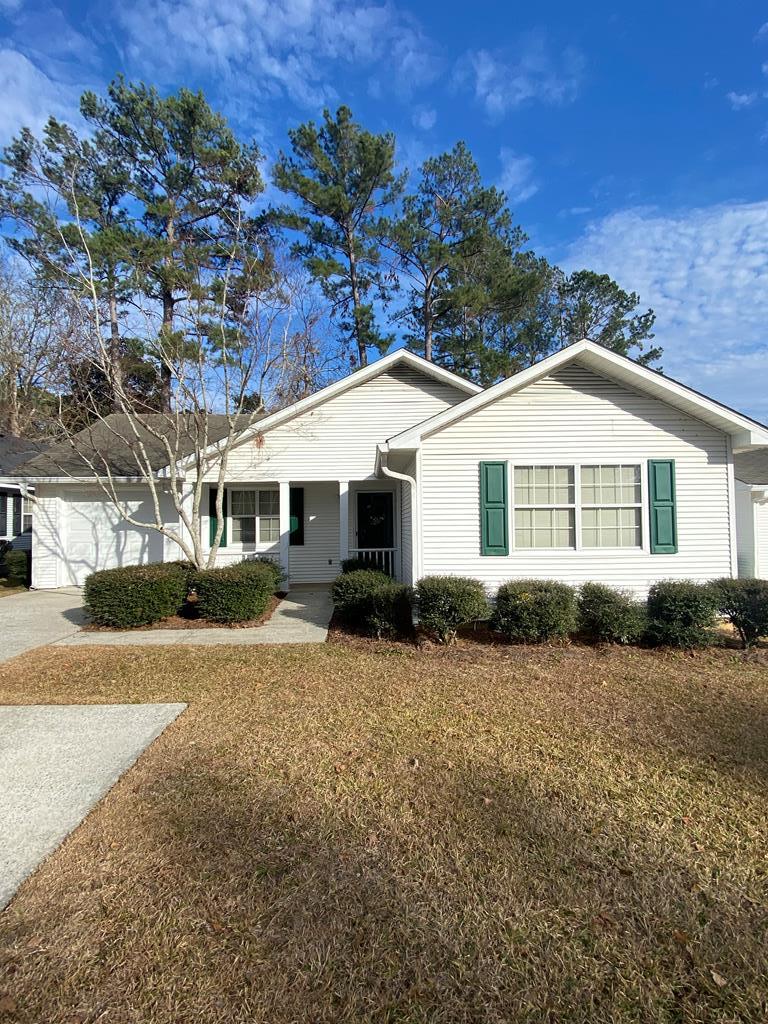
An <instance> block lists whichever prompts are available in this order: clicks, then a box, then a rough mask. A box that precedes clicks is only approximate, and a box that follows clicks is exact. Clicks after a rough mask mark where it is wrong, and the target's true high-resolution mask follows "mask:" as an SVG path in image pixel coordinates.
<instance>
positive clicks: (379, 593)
mask: <svg viewBox="0 0 768 1024" xmlns="http://www.w3.org/2000/svg"><path fill="white" fill-rule="evenodd" d="M412 599H413V591H412V590H411V588H410V587H407V586H406V585H405V584H404V583H394V582H393V581H392V580H390V581H389V583H386V584H384V585H383V586H380V587H379V588H378V589H376V590H374V591H372V592H371V593H370V594H369V596H368V598H367V599H366V600H365V601H364V602H363V605H362V608H361V625H362V627H363V629H364V630H365V631H366V633H370V634H371V636H378V637H382V636H392V637H397V636H409V635H410V634H411V633H412V632H413V615H412Z"/></svg>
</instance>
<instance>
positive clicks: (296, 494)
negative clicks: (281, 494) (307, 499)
mask: <svg viewBox="0 0 768 1024" xmlns="http://www.w3.org/2000/svg"><path fill="white" fill-rule="evenodd" d="M289 516H290V534H289V543H290V544H291V545H293V546H301V545H302V544H303V543H304V488H303V487H291V489H290V511H289Z"/></svg>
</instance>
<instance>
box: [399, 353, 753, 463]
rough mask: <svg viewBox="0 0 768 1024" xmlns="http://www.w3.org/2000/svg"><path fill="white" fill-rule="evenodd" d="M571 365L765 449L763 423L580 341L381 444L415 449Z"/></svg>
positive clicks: (738, 442) (742, 445)
mask: <svg viewBox="0 0 768 1024" xmlns="http://www.w3.org/2000/svg"><path fill="white" fill-rule="evenodd" d="M576 361H578V363H579V364H580V365H582V366H586V367H587V368H588V369H591V370H594V371H595V372H596V373H600V374H601V375H603V376H605V377H609V378H611V379H613V380H615V381H617V382H619V383H621V384H626V385H627V386H628V387H631V388H632V389H633V390H635V391H642V392H645V393H646V394H648V395H650V396H651V397H652V398H656V399H658V400H659V401H662V402H666V403H667V404H668V405H672V406H674V407H675V408H677V409H680V410H681V411H682V412H685V413H688V415H690V416H695V417H696V418H697V419H700V420H703V421H704V422H705V423H709V424H710V425H711V426H713V427H716V428H718V429H719V430H722V431H723V432H724V433H726V434H730V435H731V437H732V438H733V446H734V449H735V450H736V449H741V450H745V449H748V448H750V447H753V446H759V445H768V427H766V426H765V425H764V424H763V423H758V422H757V420H753V419H750V418H749V417H748V416H744V415H742V414H741V413H738V412H736V411H735V410H733V409H729V408H728V406H725V405H722V404H721V403H720V402H715V401H714V400H713V399H711V398H707V397H706V395H702V394H700V393H699V392H698V391H694V389H693V388H689V387H688V386H687V385H685V384H681V383H680V382H679V381H676V380H673V379H672V378H671V377H666V376H665V375H664V374H662V373H659V372H658V371H657V370H649V369H648V368H647V367H645V366H640V365H639V363H636V362H634V360H632V359H628V358H627V357H626V356H620V355H618V354H617V353H615V352H611V351H610V350H609V349H606V348H603V346H602V345H597V344H596V343H595V342H593V341H587V340H586V339H584V340H583V341H577V342H576V343H575V344H573V345H569V346H568V347H567V348H564V349H561V350H560V351H559V352H556V353H555V354H554V355H551V356H548V357H547V358H546V359H542V360H541V362H538V363H534V365H533V366H529V367H528V369H526V370H521V371H520V373H516V374H514V375H513V376H512V377H507V378H506V379H505V380H502V381H499V383H498V384H494V385H493V386H492V387H489V388H486V389H485V391H482V392H481V393H480V394H477V395H475V396H474V397H473V398H468V399H467V400H466V401H465V402H460V403H459V404H458V405H456V406H454V407H453V408H451V409H446V410H445V411H444V412H441V413H438V414H437V415H436V416H431V417H430V418H429V419H426V420H424V421H422V422H421V423H418V424H416V425H415V426H413V427H409V428H408V429H407V430H403V431H401V432H400V433H399V434H395V435H394V436H393V437H391V438H390V439H389V440H388V441H387V446H388V448H389V450H391V451H396V450H398V449H413V448H418V447H419V445H420V444H421V441H422V439H423V438H424V437H426V436H428V435H430V434H434V433H436V432H437V431H438V430H442V429H443V428H444V427H447V426H448V425H449V424H451V423H455V422H457V421H458V420H460V419H463V418H464V417H465V416H471V415H472V414H473V413H474V412H476V411H477V410H478V409H482V408H484V407H485V406H487V405H490V404H491V403H492V402H495V401H497V400H498V399H500V398H503V397H504V396H506V395H511V394H514V393H515V392H516V391H520V390H521V389H522V388H524V387H526V386H527V385H529V384H533V383H535V382H536V381H538V380H541V379H542V378H543V377H548V376H549V375H550V374H552V373H554V372H555V371H557V370H559V369H560V368H561V367H563V366H566V365H567V364H568V363H573V362H576Z"/></svg>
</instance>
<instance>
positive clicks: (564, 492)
mask: <svg viewBox="0 0 768 1024" xmlns="http://www.w3.org/2000/svg"><path fill="white" fill-rule="evenodd" d="M514 474H515V477H514V495H515V547H516V548H573V547H575V546H576V478H575V469H574V467H573V466H515V471H514Z"/></svg>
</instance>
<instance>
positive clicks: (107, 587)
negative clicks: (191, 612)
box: [84, 562, 187, 629]
mask: <svg viewBox="0 0 768 1024" xmlns="http://www.w3.org/2000/svg"><path fill="white" fill-rule="evenodd" d="M186 594H187V574H186V572H185V571H184V569H183V568H182V567H181V566H180V565H179V564H178V563H174V562H166V563H162V562H161V563H158V564H155V565H131V566H124V567H121V568H117V569H102V570H101V571H99V572H94V573H92V574H91V575H90V576H89V577H88V579H87V580H86V581H85V589H84V597H85V607H86V609H87V611H88V614H89V615H90V617H91V621H92V622H94V623H96V625H98V626H113V627H116V628H118V629H127V628H129V627H131V626H149V625H151V624H152V623H153V622H158V621H159V620H160V619H164V618H166V617H167V616H169V615H175V614H176V613H177V612H178V611H179V609H180V607H181V605H182V604H183V602H184V598H185V597H186Z"/></svg>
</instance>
